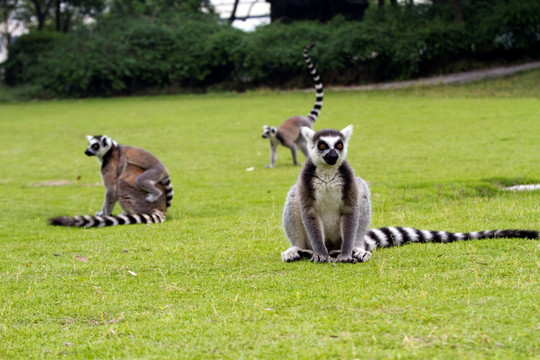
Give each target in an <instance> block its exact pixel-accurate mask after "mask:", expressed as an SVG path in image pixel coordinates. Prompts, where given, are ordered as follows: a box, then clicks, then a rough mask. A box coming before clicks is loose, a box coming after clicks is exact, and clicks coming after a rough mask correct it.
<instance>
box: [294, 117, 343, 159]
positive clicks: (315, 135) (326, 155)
mask: <svg viewBox="0 0 540 360" xmlns="http://www.w3.org/2000/svg"><path fill="white" fill-rule="evenodd" d="M302 134H303V135H304V137H305V138H306V140H307V142H308V149H309V156H310V158H311V161H313V163H314V164H315V165H325V166H334V165H337V166H339V165H340V164H341V163H342V162H343V160H345V157H346V156H347V143H348V142H349V138H350V136H351V134H352V125H349V126H347V127H346V128H345V129H343V130H342V131H338V130H332V129H325V130H320V131H317V132H314V131H313V130H311V129H310V128H307V127H303V128H302Z"/></svg>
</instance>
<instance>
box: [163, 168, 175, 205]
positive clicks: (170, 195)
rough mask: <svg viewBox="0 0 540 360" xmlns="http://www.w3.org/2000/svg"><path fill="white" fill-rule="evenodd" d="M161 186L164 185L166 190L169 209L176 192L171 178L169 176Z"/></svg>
mask: <svg viewBox="0 0 540 360" xmlns="http://www.w3.org/2000/svg"><path fill="white" fill-rule="evenodd" d="M161 185H163V187H164V188H165V197H166V199H167V209H168V208H169V207H170V206H171V204H172V198H173V195H174V191H173V188H172V184H171V178H170V177H169V176H167V177H166V178H165V179H163V180H162V181H161Z"/></svg>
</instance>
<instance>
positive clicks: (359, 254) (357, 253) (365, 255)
mask: <svg viewBox="0 0 540 360" xmlns="http://www.w3.org/2000/svg"><path fill="white" fill-rule="evenodd" d="M352 256H353V257H354V258H355V259H356V260H358V261H360V262H366V261H368V260H369V259H371V251H366V250H364V249H360V248H354V249H353V255H352Z"/></svg>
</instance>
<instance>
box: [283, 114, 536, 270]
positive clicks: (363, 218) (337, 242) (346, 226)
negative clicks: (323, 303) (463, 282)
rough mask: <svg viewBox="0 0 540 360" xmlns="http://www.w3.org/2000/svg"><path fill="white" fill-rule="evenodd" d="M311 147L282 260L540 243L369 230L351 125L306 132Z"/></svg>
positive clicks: (289, 206)
mask: <svg viewBox="0 0 540 360" xmlns="http://www.w3.org/2000/svg"><path fill="white" fill-rule="evenodd" d="M302 134H303V135H304V136H305V137H306V140H307V143H308V149H309V159H308V160H307V161H306V163H305V164H304V167H303V168H302V170H301V172H300V176H299V177H298V181H297V183H296V184H295V185H294V186H293V187H292V188H291V190H290V191H289V193H288V195H287V201H286V203H285V209H284V211H283V227H284V229H285V233H286V235H287V237H288V238H289V242H290V244H291V247H290V248H289V249H287V250H286V251H284V252H283V253H282V254H281V257H282V259H283V261H295V260H300V259H301V258H302V257H309V258H311V261H314V262H327V261H330V260H332V259H333V257H335V260H336V261H339V262H357V261H361V262H363V261H367V260H369V259H370V258H371V251H373V250H375V249H376V248H377V247H390V246H399V245H403V244H406V243H411V242H420V243H427V242H441V243H447V242H453V241H459V240H475V239H493V238H524V239H538V237H539V234H538V231H536V230H491V231H481V232H472V233H450V232H446V231H428V230H418V229H413V228H403V227H385V228H380V229H371V230H369V223H370V220H371V204H370V195H369V189H368V186H367V183H366V182H365V181H364V180H362V179H361V178H359V177H356V176H355V175H354V170H353V169H352V167H351V166H350V165H349V164H348V163H347V161H346V160H345V158H346V155H347V145H348V142H349V139H350V136H351V134H352V125H350V126H348V127H346V128H345V129H343V130H342V131H336V130H331V129H326V130H321V131H318V132H314V131H313V130H311V129H310V128H307V127H304V128H302Z"/></svg>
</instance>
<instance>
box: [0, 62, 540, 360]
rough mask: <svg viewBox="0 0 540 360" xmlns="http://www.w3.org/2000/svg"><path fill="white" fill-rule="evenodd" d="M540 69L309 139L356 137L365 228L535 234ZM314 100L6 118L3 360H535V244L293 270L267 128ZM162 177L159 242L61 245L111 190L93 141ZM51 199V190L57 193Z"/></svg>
mask: <svg viewBox="0 0 540 360" xmlns="http://www.w3.org/2000/svg"><path fill="white" fill-rule="evenodd" d="M539 79H540V71H534V72H530V73H527V74H521V75H518V76H514V77H511V78H507V79H498V80H493V81H489V82H482V83H476V84H469V85H464V86H444V87H429V88H423V87H422V88H412V89H407V90H400V91H392V92H370V93H359V92H332V91H329V92H327V93H326V96H325V107H324V109H323V112H322V115H321V117H320V118H319V120H318V122H317V123H316V128H317V129H320V128H323V127H334V128H343V127H345V126H346V125H348V124H350V123H353V124H354V125H355V133H354V135H353V138H352V140H351V148H350V151H349V161H350V163H351V164H352V165H353V166H354V168H355V169H356V171H357V173H358V174H359V175H361V176H362V177H364V178H365V179H366V180H368V181H369V182H370V185H371V189H372V201H373V207H374V217H373V222H372V226H373V227H380V226H385V225H407V226H415V227H419V228H427V229H445V230H453V231H472V230H480V229H485V228H538V224H539V223H540V205H539V204H540V201H539V200H540V192H525V193H512V192H506V191H503V190H502V187H503V186H505V185H512V184H516V183H538V182H539V181H540V174H539V173H538V167H537V166H536V164H538V160H539V159H538V154H539V151H538V144H539V143H540V123H539V122H538V113H539V112H540V102H539V100H540V99H539V97H538V94H539V93H540V88H539V86H540V81H539ZM313 98H314V95H313V93H294V92H293V93H274V92H265V91H259V92H248V93H245V94H235V95H215V94H210V95H197V96H196V95H183V96H159V97H139V98H114V99H83V100H56V101H49V102H26V103H10V104H0V114H1V117H0V141H1V143H2V147H1V148H0V159H1V160H0V161H1V167H2V169H4V173H3V177H2V179H1V180H0V182H1V184H2V192H1V193H0V204H2V205H1V206H0V211H1V213H2V221H1V222H0V238H1V239H2V241H0V252H1V253H2V256H1V257H0V299H1V301H0V357H1V358H4V359H20V358H38V357H45V358H49V357H52V358H56V357H63V356H66V355H67V356H69V357H71V358H85V359H86V358H160V359H161V358H197V359H199V358H220V359H222V358H231V359H238V358H260V359H266V358H268V359H275V358H306V359H308V358H309V359H313V358H316V359H317V358H344V359H351V358H415V359H418V358H426V359H433V358H441V359H455V358H499V359H533V358H538V357H539V356H540V347H539V342H538V329H539V318H538V314H539V313H540V312H539V311H538V310H539V309H538V301H537V295H538V290H539V289H538V284H540V277H539V272H538V263H539V259H538V241H531V240H528V241H523V240H503V239H501V240H489V241H476V242H462V243H453V244H449V245H441V244H429V245H409V246H404V247H401V248H393V249H384V250H379V251H376V252H375V253H374V256H373V258H372V260H370V261H369V262H368V263H365V264H356V265H351V264H311V263H309V262H308V261H302V262H297V263H292V264H286V263H282V262H281V260H280V252H281V251H283V250H284V249H286V248H287V241H286V239H285V236H284V235H283V232H282V230H281V219H280V217H281V211H282V206H283V203H284V199H285V195H286V192H287V191H288V189H289V187H290V186H291V185H292V184H293V183H294V182H295V181H296V178H297V175H298V171H299V168H298V167H294V166H292V165H291V161H290V155H289V154H288V153H287V152H286V151H284V150H283V149H280V150H279V157H278V162H277V167H276V168H274V169H272V170H268V169H264V165H265V164H266V163H267V162H268V155H269V154H268V153H269V151H268V147H269V146H268V142H267V141H263V140H262V139H261V138H260V133H261V127H262V125H263V124H265V123H266V124H279V123H280V122H281V121H282V120H283V119H285V118H287V117H288V116H291V115H293V114H303V113H306V112H307V111H309V109H310V108H311V104H312V101H313ZM102 133H105V134H107V135H109V136H111V137H113V138H114V139H116V140H117V141H119V142H120V143H123V144H130V145H136V146H141V147H143V148H146V149H148V150H150V151H152V152H153V153H154V154H156V155H157V156H159V157H160V158H161V159H162V160H163V161H164V163H165V164H166V165H167V167H168V169H169V170H170V173H171V177H172V180H173V185H174V188H175V194H176V195H175V200H174V202H173V205H172V207H171V209H170V212H169V214H168V215H169V217H168V220H167V221H166V222H165V223H163V224H160V225H151V226H150V225H149V226H146V225H140V226H138V225H133V226H124V227H121V226H120V227H115V228H108V229H69V228H55V227H50V226H48V225H47V224H46V220H47V218H49V217H51V216H56V215H63V214H65V215H70V214H71V215H74V214H84V213H87V214H92V213H94V212H95V211H97V210H98V209H99V207H100V204H101V202H102V198H103V188H102V186H101V185H100V177H99V173H98V171H99V170H98V169H99V166H98V164H97V163H96V162H95V161H94V160H93V159H91V158H88V157H86V156H85V155H84V154H83V151H84V149H85V147H86V140H85V138H84V135H86V134H102ZM54 185H60V186H54Z"/></svg>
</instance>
